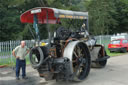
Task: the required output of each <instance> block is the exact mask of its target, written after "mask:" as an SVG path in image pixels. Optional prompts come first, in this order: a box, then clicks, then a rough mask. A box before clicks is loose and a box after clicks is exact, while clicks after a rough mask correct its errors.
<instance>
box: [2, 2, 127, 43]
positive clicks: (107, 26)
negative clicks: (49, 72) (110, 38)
mask: <svg viewBox="0 0 128 85" xmlns="http://www.w3.org/2000/svg"><path fill="white" fill-rule="evenodd" d="M40 6H43V7H53V8H59V9H68V10H74V11H88V12H89V23H90V24H89V25H90V26H89V27H90V33H91V34H93V35H101V34H114V33H119V32H126V31H127V30H128V24H127V23H128V0H0V41H7V40H17V39H20V40H21V39H34V38H33V37H32V35H31V33H30V29H29V27H30V28H31V30H32V31H33V33H34V34H35V32H34V29H33V26H32V24H30V26H29V25H28V24H23V23H21V22H20V15H21V14H22V13H23V12H25V11H26V10H28V9H31V8H34V7H40ZM62 21H64V22H63V25H64V26H65V27H66V28H68V26H69V25H70V22H71V20H62ZM75 22H80V23H78V24H76V23H73V25H71V27H72V28H74V27H75V26H76V27H77V28H80V26H81V23H82V21H78V20H76V21H75ZM73 26H74V27H73ZM58 27H59V25H50V28H52V29H51V31H54V30H55V29H56V28H58ZM39 30H40V36H41V39H45V38H47V35H48V34H47V29H46V25H39Z"/></svg>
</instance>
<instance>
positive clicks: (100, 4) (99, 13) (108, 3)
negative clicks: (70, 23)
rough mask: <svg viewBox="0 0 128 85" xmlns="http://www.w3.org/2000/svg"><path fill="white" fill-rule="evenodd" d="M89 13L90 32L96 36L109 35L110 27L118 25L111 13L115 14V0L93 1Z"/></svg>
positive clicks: (89, 6)
mask: <svg viewBox="0 0 128 85" xmlns="http://www.w3.org/2000/svg"><path fill="white" fill-rule="evenodd" d="M88 11H89V16H90V17H89V19H90V31H91V32H92V34H94V35H99V34H102V35H103V34H109V32H110V30H111V29H110V28H109V27H110V26H111V25H116V23H117V22H116V21H115V20H114V19H113V17H112V16H111V13H113V12H114V13H115V6H114V4H113V0H92V1H91V3H90V4H89V5H88Z"/></svg>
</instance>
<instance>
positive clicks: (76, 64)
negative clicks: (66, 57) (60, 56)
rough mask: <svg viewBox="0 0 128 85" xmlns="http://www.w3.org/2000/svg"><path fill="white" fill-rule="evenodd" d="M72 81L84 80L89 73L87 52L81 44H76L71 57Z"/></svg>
mask: <svg viewBox="0 0 128 85" xmlns="http://www.w3.org/2000/svg"><path fill="white" fill-rule="evenodd" d="M72 68H73V74H74V79H73V80H74V81H81V80H84V79H85V78H86V77H87V76H88V74H89V72H90V55H89V50H88V48H87V47H86V46H85V44H83V43H78V44H77V45H76V46H75V48H74V51H73V55H72Z"/></svg>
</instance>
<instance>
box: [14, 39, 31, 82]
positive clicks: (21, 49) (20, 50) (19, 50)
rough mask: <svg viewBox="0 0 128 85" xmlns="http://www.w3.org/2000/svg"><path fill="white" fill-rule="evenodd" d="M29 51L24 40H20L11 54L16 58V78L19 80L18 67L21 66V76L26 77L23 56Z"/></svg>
mask: <svg viewBox="0 0 128 85" xmlns="http://www.w3.org/2000/svg"><path fill="white" fill-rule="evenodd" d="M28 53H29V49H28V48H27V46H25V41H21V44H20V45H19V46H17V47H16V48H15V49H14V50H13V52H12V54H13V56H14V57H15V58H16V79H17V80H19V79H20V78H19V74H20V68H22V78H23V79H27V77H26V60H25V56H26V55H27V54H28Z"/></svg>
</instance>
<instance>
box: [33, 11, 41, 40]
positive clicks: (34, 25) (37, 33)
mask: <svg viewBox="0 0 128 85" xmlns="http://www.w3.org/2000/svg"><path fill="white" fill-rule="evenodd" d="M33 18H34V19H33V20H34V23H33V28H34V29H35V32H36V38H37V39H38V41H39V40H40V36H39V29H38V20H37V15H36V14H34V17H33Z"/></svg>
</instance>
